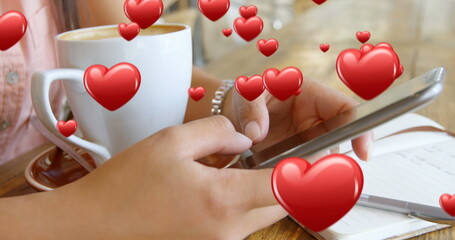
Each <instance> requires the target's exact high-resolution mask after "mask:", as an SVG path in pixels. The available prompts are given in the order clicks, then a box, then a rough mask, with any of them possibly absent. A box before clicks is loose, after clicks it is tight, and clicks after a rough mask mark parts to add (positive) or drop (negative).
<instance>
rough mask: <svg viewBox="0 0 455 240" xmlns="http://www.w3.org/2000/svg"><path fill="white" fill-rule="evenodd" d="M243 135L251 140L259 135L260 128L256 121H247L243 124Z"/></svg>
mask: <svg viewBox="0 0 455 240" xmlns="http://www.w3.org/2000/svg"><path fill="white" fill-rule="evenodd" d="M245 135H246V136H247V137H248V138H250V139H251V141H254V140H256V139H257V138H258V137H259V136H260V135H261V129H260V128H259V125H258V124H257V122H249V123H248V124H247V125H246V126H245Z"/></svg>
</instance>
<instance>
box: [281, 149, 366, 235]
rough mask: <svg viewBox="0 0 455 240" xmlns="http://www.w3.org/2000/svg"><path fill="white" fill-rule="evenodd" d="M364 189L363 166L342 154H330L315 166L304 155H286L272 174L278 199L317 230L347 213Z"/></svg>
mask: <svg viewBox="0 0 455 240" xmlns="http://www.w3.org/2000/svg"><path fill="white" fill-rule="evenodd" d="M362 189H363V173H362V169H361V168H360V167H359V165H358V164H357V163H356V162H355V160H353V159H352V158H350V157H348V156H346V155H342V154H332V155H328V156H326V157H324V158H322V159H320V160H319V161H317V162H316V163H315V164H314V165H311V164H310V163H308V162H307V161H305V160H304V159H301V158H287V159H284V160H282V161H280V162H279V163H278V164H277V165H276V166H275V168H274V169H273V173H272V190H273V194H274V195H275V198H276V199H277V201H278V202H279V203H280V204H281V206H282V207H283V208H284V209H285V210H286V211H287V212H288V213H289V214H290V215H291V216H292V217H293V218H294V219H295V220H296V221H298V222H299V223H300V224H302V225H303V226H305V227H307V228H309V229H311V230H312V231H315V232H319V231H322V230H324V229H326V228H328V227H330V226H331V225H332V224H334V223H336V222H337V221H338V220H339V219H341V218H342V217H343V216H344V215H346V213H348V212H349V210H351V208H352V207H353V206H354V204H355V203H356V202H357V200H358V199H359V197H360V194H361V193H362Z"/></svg>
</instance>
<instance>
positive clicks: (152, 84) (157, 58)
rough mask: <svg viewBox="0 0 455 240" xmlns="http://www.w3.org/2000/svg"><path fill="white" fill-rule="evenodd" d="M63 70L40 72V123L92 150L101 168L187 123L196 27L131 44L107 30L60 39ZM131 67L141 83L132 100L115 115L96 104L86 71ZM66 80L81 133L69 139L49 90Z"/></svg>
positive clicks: (155, 32)
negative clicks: (161, 132)
mask: <svg viewBox="0 0 455 240" xmlns="http://www.w3.org/2000/svg"><path fill="white" fill-rule="evenodd" d="M56 42H57V52H58V63H59V67H60V69H53V70H46V71H41V72H37V73H35V74H34V75H33V78H32V100H33V105H34V108H35V111H36V113H37V116H38V118H39V119H40V120H41V122H42V123H43V124H44V126H45V127H46V128H47V129H48V130H49V131H51V132H52V133H53V134H54V135H56V136H57V137H59V138H60V139H62V140H64V141H66V142H67V143H69V144H72V145H75V146H77V147H80V148H82V149H84V150H86V151H87V152H88V153H89V154H90V155H91V156H92V157H93V158H94V159H95V162H96V164H97V166H99V165H101V164H102V163H104V162H105V161H107V160H108V159H110V158H111V157H112V156H113V155H115V154H116V153H118V152H119V151H122V150H123V149H125V148H127V147H129V146H131V145H133V144H134V143H136V142H138V141H140V140H142V139H144V138H146V137H148V136H150V135H152V134H153V133H155V132H157V131H159V130H161V129H163V128H165V127H168V126H172V125H178V124H181V123H182V122H183V118H184V115H185V110H186V105H187V101H188V93H187V91H188V88H189V87H190V84H191V71H192V47H191V46H192V45H191V30H190V27H188V26H186V25H182V24H156V25H153V26H152V27H150V28H148V29H146V30H141V35H139V36H137V37H136V38H135V39H133V40H132V41H130V42H129V41H126V40H125V39H123V38H122V37H120V36H119V34H118V33H117V26H116V25H113V26H101V27H94V28H85V29H79V30H74V31H69V32H65V33H62V34H59V35H57V36H56ZM121 62H127V63H131V64H133V65H134V66H136V68H137V69H138V70H139V72H140V75H141V83H140V87H139V89H138V91H137V92H136V94H135V95H134V97H133V98H131V100H129V101H128V102H127V103H126V104H125V105H123V106H122V107H120V108H119V109H117V110H115V111H110V110H108V109H106V108H104V107H103V106H101V105H100V104H99V103H98V102H96V101H95V100H94V99H93V98H92V97H91V96H90V95H89V94H88V93H87V91H86V89H85V87H84V84H83V76H84V72H85V70H86V69H87V68H88V67H90V66H92V65H95V64H101V65H104V66H105V67H107V68H111V67H112V66H114V65H116V64H118V63H121ZM57 80H62V84H63V87H64V89H65V93H66V95H67V97H68V102H69V105H70V108H71V110H72V112H73V115H74V119H75V120H76V122H77V124H78V129H79V130H80V132H81V133H82V135H83V138H81V137H78V136H76V135H74V134H73V135H71V136H69V137H64V136H63V135H62V134H61V133H60V132H59V131H58V130H57V128H56V125H57V121H58V120H57V119H56V118H55V116H54V115H53V113H52V110H51V105H50V102H49V87H50V84H51V83H52V82H54V81H57Z"/></svg>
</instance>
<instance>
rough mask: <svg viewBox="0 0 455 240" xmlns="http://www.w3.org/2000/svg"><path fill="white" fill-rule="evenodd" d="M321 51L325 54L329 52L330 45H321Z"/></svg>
mask: <svg viewBox="0 0 455 240" xmlns="http://www.w3.org/2000/svg"><path fill="white" fill-rule="evenodd" d="M319 49H321V51H323V52H327V51H328V50H329V49H330V44H328V43H324V44H320V45H319Z"/></svg>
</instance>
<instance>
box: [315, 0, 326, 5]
mask: <svg viewBox="0 0 455 240" xmlns="http://www.w3.org/2000/svg"><path fill="white" fill-rule="evenodd" d="M325 1H327V0H313V2H315V3H317V4H319V5H321V4H323V3H324V2H325Z"/></svg>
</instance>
